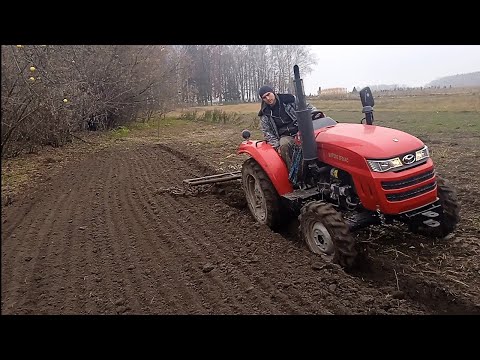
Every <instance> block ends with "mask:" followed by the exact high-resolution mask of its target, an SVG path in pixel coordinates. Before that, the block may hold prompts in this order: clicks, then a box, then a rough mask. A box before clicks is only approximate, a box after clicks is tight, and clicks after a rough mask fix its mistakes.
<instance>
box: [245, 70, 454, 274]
mask: <svg viewBox="0 0 480 360" xmlns="http://www.w3.org/2000/svg"><path fill="white" fill-rule="evenodd" d="M294 75H295V80H294V82H295V90H296V91H295V92H296V96H297V101H298V111H297V119H298V126H299V134H298V135H297V141H298V148H299V149H300V151H301V153H302V160H301V164H300V166H301V168H302V175H301V179H300V181H299V182H292V181H291V176H290V175H291V173H289V171H288V170H287V167H286V165H285V162H284V161H283V160H282V158H281V157H280V156H279V154H278V153H277V152H276V151H275V149H273V148H272V147H271V146H270V145H269V144H268V143H267V142H266V141H263V140H250V132H249V131H248V130H244V131H243V133H242V136H243V137H244V139H245V140H244V141H243V142H242V143H241V145H240V147H239V150H238V152H239V153H245V154H248V155H249V159H247V160H246V161H245V162H244V163H243V166H242V171H241V179H242V186H243V189H244V192H245V196H246V199H247V202H248V206H249V209H250V211H251V213H252V215H253V217H254V218H255V219H256V220H257V221H258V222H259V223H261V224H265V225H268V226H269V227H271V228H272V229H275V228H277V227H278V226H279V225H280V224H282V223H285V222H286V221H288V219H287V218H286V216H288V214H291V213H292V211H293V213H294V214H297V215H299V216H298V219H299V221H300V232H301V236H302V238H303V239H304V241H305V242H306V244H307V246H308V248H309V249H310V250H311V251H312V252H314V253H315V254H319V255H321V256H322V257H324V258H325V259H327V260H328V261H333V262H335V263H338V264H340V265H341V266H343V267H345V268H349V267H351V266H352V265H353V264H354V262H355V258H356V256H357V250H356V246H355V239H354V237H353V235H352V232H354V231H356V230H358V229H360V228H363V227H366V226H370V225H381V224H386V223H393V222H394V221H399V222H402V223H405V224H406V225H407V226H408V229H409V230H410V231H412V232H414V233H419V234H422V235H425V236H428V237H438V238H443V237H445V236H446V235H448V234H450V233H451V232H452V231H454V229H455V227H456V225H457V223H458V221H459V219H460V216H459V212H460V206H459V203H458V201H457V196H456V193H455V190H454V189H453V188H452V187H451V186H450V185H449V183H448V182H447V181H446V180H445V179H443V178H441V177H440V176H438V175H437V174H436V172H435V168H434V165H433V161H432V159H431V158H430V155H429V151H428V147H427V146H426V145H425V144H424V143H423V142H422V141H421V140H420V139H418V138H416V137H414V136H412V135H409V134H407V133H405V132H402V131H399V130H395V129H390V128H386V127H382V126H376V125H373V106H374V99H373V96H372V93H371V91H370V89H369V88H368V87H367V88H364V89H362V90H361V91H360V98H361V101H362V105H363V111H362V112H363V113H364V114H365V118H364V119H362V122H361V123H360V124H346V123H345V124H343V123H337V122H336V121H335V120H333V119H331V118H329V117H322V118H319V119H315V120H312V112H311V111H310V110H308V109H307V106H306V101H305V94H304V90H303V81H302V79H301V78H300V74H299V69H298V66H297V65H295V67H294ZM313 115H315V114H313ZM363 120H365V121H363ZM238 177H240V174H238ZM287 210H288V211H287Z"/></svg>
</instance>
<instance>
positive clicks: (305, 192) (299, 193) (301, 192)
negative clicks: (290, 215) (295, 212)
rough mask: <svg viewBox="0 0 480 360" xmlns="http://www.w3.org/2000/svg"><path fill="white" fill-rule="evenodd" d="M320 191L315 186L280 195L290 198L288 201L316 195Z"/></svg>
mask: <svg viewBox="0 0 480 360" xmlns="http://www.w3.org/2000/svg"><path fill="white" fill-rule="evenodd" d="M318 194H320V192H319V191H318V189H317V188H311V189H306V190H300V189H297V190H293V191H292V192H291V193H288V194H285V195H282V197H284V198H286V199H288V200H290V201H297V200H305V199H308V198H310V197H312V196H315V195H318Z"/></svg>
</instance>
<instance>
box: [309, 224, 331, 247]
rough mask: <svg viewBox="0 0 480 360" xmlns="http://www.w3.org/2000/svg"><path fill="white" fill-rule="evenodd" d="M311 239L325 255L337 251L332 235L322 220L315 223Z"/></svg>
mask: <svg viewBox="0 0 480 360" xmlns="http://www.w3.org/2000/svg"><path fill="white" fill-rule="evenodd" d="M309 241H310V242H311V243H312V244H314V245H315V246H316V247H317V248H318V249H319V250H320V252H322V253H324V254H325V255H333V252H334V251H335V247H334V245H333V240H332V236H331V235H330V233H329V232H328V230H327V228H326V227H325V226H324V225H323V224H322V223H321V222H316V223H314V224H313V226H312V230H311V232H310V239H309Z"/></svg>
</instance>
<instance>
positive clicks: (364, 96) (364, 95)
mask: <svg viewBox="0 0 480 360" xmlns="http://www.w3.org/2000/svg"><path fill="white" fill-rule="evenodd" d="M360 100H362V105H363V106H364V107H365V106H373V105H374V104H375V101H374V100H373V95H372V91H371V90H370V88H369V87H368V86H367V87H365V88H363V89H362V90H360Z"/></svg>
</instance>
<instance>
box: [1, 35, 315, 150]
mask: <svg viewBox="0 0 480 360" xmlns="http://www.w3.org/2000/svg"><path fill="white" fill-rule="evenodd" d="M295 64H298V65H299V66H300V67H301V69H302V74H307V73H309V72H311V70H312V69H311V67H312V65H313V64H315V58H314V57H313V55H312V54H311V51H310V48H309V47H308V46H305V45H2V83H1V86H2V128H1V130H2V142H1V150H2V158H3V157H6V156H16V155H18V154H19V153H21V152H23V151H33V149H35V148H37V147H38V146H44V145H52V146H55V147H57V146H62V145H64V144H65V143H66V142H69V141H71V138H72V136H74V135H73V133H74V132H76V131H78V130H85V129H90V130H106V129H112V128H115V127H117V126H120V125H125V124H128V123H130V122H132V121H137V120H139V119H144V120H145V119H149V118H150V117H151V116H152V115H153V114H154V113H155V114H159V115H161V114H165V113H167V112H168V111H171V110H172V109H174V108H177V107H179V106H180V105H184V104H198V105H208V104H213V103H214V102H228V103H236V102H253V101H258V96H257V90H258V88H259V87H260V86H262V85H264V84H270V85H272V86H274V87H275V89H276V90H277V91H280V92H285V91H290V92H291V91H293V85H292V68H293V65H295Z"/></svg>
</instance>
